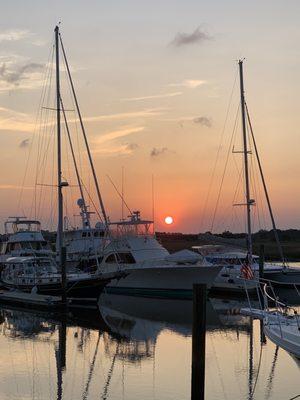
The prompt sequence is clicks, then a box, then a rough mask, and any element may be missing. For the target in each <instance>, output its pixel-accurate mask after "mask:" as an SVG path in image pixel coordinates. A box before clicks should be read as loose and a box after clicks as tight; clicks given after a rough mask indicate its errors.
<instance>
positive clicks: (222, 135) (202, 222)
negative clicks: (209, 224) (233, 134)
mask: <svg viewBox="0 0 300 400" xmlns="http://www.w3.org/2000/svg"><path fill="white" fill-rule="evenodd" d="M237 75H238V70H237V69H236V73H235V77H234V81H233V85H232V89H231V93H230V96H229V101H228V105H227V110H226V116H225V121H224V125H223V128H222V132H221V139H220V143H219V147H218V150H217V154H216V158H215V162H214V166H213V169H212V173H211V177H210V183H209V187H208V191H207V195H206V198H205V202H204V207H203V209H202V215H201V222H200V227H201V228H200V230H201V229H202V230H203V225H204V220H205V215H206V211H207V205H208V201H209V197H210V194H211V189H212V186H213V182H214V178H215V173H216V169H217V164H218V160H219V156H220V152H221V149H222V145H223V138H224V133H225V129H226V125H227V120H228V116H229V111H230V107H231V102H232V97H233V93H234V89H235V85H236V81H237Z"/></svg>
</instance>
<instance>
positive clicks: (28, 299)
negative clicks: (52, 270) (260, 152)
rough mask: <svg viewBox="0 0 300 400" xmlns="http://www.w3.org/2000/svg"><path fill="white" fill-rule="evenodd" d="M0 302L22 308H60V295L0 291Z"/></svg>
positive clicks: (61, 306)
mask: <svg viewBox="0 0 300 400" xmlns="http://www.w3.org/2000/svg"><path fill="white" fill-rule="evenodd" d="M0 303H4V304H16V305H18V306H21V307H24V308H39V309H40V308H42V309H45V308H47V309H57V310H58V309H62V308H63V307H64V304H63V303H62V301H61V297H58V296H49V295H42V294H37V293H24V292H21V291H4V290H3V291H0Z"/></svg>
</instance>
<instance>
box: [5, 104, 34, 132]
mask: <svg viewBox="0 0 300 400" xmlns="http://www.w3.org/2000/svg"><path fill="white" fill-rule="evenodd" d="M34 128H35V124H34V122H33V119H32V118H31V117H30V116H29V115H27V114H24V113H22V112H19V111H15V110H12V109H10V108H5V107H0V130H1V131H18V132H33V131H34Z"/></svg>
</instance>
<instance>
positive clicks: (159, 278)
mask: <svg viewBox="0 0 300 400" xmlns="http://www.w3.org/2000/svg"><path fill="white" fill-rule="evenodd" d="M152 224H153V221H151V220H143V219H141V217H140V212H139V211H135V212H133V214H132V215H131V216H130V217H129V219H128V220H122V221H118V222H115V223H113V222H112V223H110V227H112V226H114V227H115V228H116V229H115V231H112V230H111V241H110V243H109V244H108V245H107V246H106V247H105V248H104V252H103V260H102V261H101V264H100V267H99V268H100V271H102V272H104V273H106V272H113V271H119V272H122V273H124V274H123V276H122V277H120V278H118V279H114V280H112V281H111V282H110V283H109V284H108V286H107V287H106V291H108V292H112V293H122V294H128V293H129V294H136V295H142V296H151V297H172V298H190V297H191V296H192V293H193V285H194V284H196V283H199V284H205V285H207V288H210V287H211V285H212V283H213V281H214V279H215V278H216V276H217V275H218V273H219V272H220V270H221V268H222V267H221V266H217V265H212V264H210V263H208V262H206V261H205V260H204V259H203V257H201V256H200V255H197V254H196V253H193V252H191V251H185V252H184V253H182V252H180V253H178V254H176V253H175V254H170V253H169V252H168V251H167V250H166V249H165V248H164V247H163V246H162V245H161V244H160V243H159V242H158V241H157V240H156V238H155V235H154V234H153V229H152V228H151V226H152Z"/></svg>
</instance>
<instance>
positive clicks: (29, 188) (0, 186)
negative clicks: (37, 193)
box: [0, 184, 33, 190]
mask: <svg viewBox="0 0 300 400" xmlns="http://www.w3.org/2000/svg"><path fill="white" fill-rule="evenodd" d="M1 189H2V190H6V189H24V190H32V189H33V186H18V185H5V184H4V185H1V184H0V190H1Z"/></svg>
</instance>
